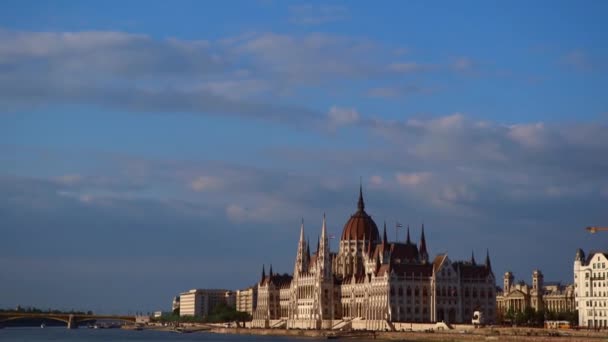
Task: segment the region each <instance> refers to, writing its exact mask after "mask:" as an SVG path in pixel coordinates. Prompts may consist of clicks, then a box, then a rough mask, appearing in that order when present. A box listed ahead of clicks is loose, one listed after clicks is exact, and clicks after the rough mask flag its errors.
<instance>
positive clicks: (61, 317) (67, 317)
mask: <svg viewBox="0 0 608 342" xmlns="http://www.w3.org/2000/svg"><path fill="white" fill-rule="evenodd" d="M28 318H29V319H42V320H55V321H61V322H64V323H65V324H67V327H68V329H76V328H78V325H79V324H80V323H84V322H87V321H97V320H114V321H123V322H129V323H135V316H119V315H86V314H68V313H60V314H54V313H29V312H0V325H1V324H2V323H4V322H7V321H12V320H16V319H28Z"/></svg>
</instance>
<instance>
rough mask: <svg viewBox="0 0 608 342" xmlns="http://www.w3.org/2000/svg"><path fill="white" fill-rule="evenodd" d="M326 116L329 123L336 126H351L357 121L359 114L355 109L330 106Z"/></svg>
mask: <svg viewBox="0 0 608 342" xmlns="http://www.w3.org/2000/svg"><path fill="white" fill-rule="evenodd" d="M327 116H328V118H329V121H330V123H331V124H333V125H336V126H342V125H351V124H354V123H357V122H358V121H359V112H357V110H356V109H355V108H344V107H338V106H332V107H331V108H330V109H329V112H328V113H327Z"/></svg>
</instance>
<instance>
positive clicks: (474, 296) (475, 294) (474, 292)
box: [473, 289, 477, 298]
mask: <svg viewBox="0 0 608 342" xmlns="http://www.w3.org/2000/svg"><path fill="white" fill-rule="evenodd" d="M473 298H477V289H473Z"/></svg>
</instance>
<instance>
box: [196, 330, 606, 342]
mask: <svg viewBox="0 0 608 342" xmlns="http://www.w3.org/2000/svg"><path fill="white" fill-rule="evenodd" d="M200 332H207V333H213V334H231V335H261V336H288V337H304V338H317V339H375V340H385V341H391V340H399V341H412V342H413V341H438V342H439V341H454V342H456V341H541V342H542V341H556V340H559V341H606V340H608V332H605V331H604V332H595V331H586V330H584V331H581V330H578V331H576V330H550V329H543V328H480V329H474V330H449V331H441V332H438V331H434V332H422V331H420V332H418V331H407V332H384V331H375V332H374V331H362V330H358V331H329V330H296V329H289V330H288V329H260V328H211V329H208V330H200Z"/></svg>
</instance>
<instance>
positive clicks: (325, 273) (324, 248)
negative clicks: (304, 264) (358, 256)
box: [316, 213, 331, 279]
mask: <svg viewBox="0 0 608 342" xmlns="http://www.w3.org/2000/svg"><path fill="white" fill-rule="evenodd" d="M316 266H317V270H319V272H318V273H317V274H318V276H320V277H322V278H325V279H330V278H331V253H330V250H329V239H328V237H327V227H326V222H325V213H323V226H322V227H321V238H320V239H319V247H318V248H317V265H316Z"/></svg>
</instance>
